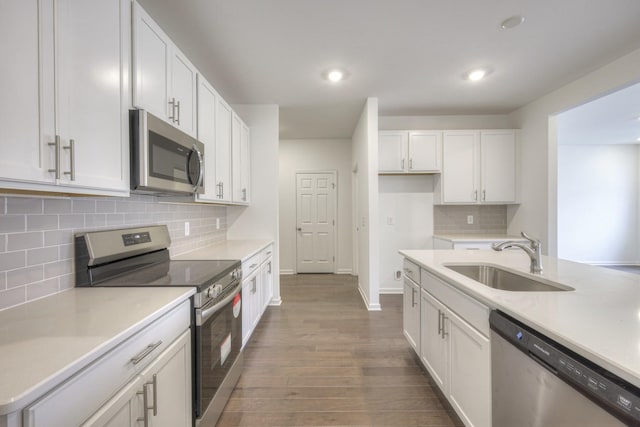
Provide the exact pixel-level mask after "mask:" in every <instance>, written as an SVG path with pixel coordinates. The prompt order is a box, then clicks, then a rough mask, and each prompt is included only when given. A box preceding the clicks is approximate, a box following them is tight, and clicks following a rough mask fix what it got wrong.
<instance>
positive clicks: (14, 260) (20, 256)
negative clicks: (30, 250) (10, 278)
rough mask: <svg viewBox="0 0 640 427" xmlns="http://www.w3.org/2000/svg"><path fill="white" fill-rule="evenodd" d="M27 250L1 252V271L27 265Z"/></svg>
mask: <svg viewBox="0 0 640 427" xmlns="http://www.w3.org/2000/svg"><path fill="white" fill-rule="evenodd" d="M26 257H27V254H26V252H25V251H17V252H5V253H2V254H0V271H7V270H13V269H15V268H20V267H24V266H25V265H26Z"/></svg>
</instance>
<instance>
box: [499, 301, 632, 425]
mask: <svg viewBox="0 0 640 427" xmlns="http://www.w3.org/2000/svg"><path fill="white" fill-rule="evenodd" d="M489 323H490V325H491V379H492V402H493V403H492V409H493V413H492V417H493V427H515V426H518V427H525V426H541V427H542V426H545V427H565V426H566V427H578V426H579V427H586V426H593V427H608V426H640V389H638V388H637V387H635V386H633V385H632V384H630V383H628V382H626V381H624V380H622V379H621V378H619V377H617V376H616V375H614V374H612V373H611V372H609V371H607V370H605V369H603V368H601V367H599V366H597V365H595V364H594V363H592V362H590V361H588V360H586V359H584V358H583V357H581V356H579V355H577V354H576V353H574V352H572V351H571V350H569V349H567V348H565V347H563V346H562V345H560V344H558V343H556V342H554V341H553V340H551V339H549V338H548V337H545V336H544V335H542V334H540V333H539V332H537V331H534V330H533V329H531V328H529V327H527V326H526V325H524V324H522V323H520V322H518V321H517V320H515V319H513V318H511V317H509V316H507V315H505V314H504V313H501V312H499V311H492V312H491V315H490V316H489Z"/></svg>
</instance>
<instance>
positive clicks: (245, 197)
mask: <svg viewBox="0 0 640 427" xmlns="http://www.w3.org/2000/svg"><path fill="white" fill-rule="evenodd" d="M242 201H244V202H246V201H247V189H246V188H243V189H242Z"/></svg>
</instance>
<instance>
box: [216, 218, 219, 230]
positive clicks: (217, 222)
mask: <svg viewBox="0 0 640 427" xmlns="http://www.w3.org/2000/svg"><path fill="white" fill-rule="evenodd" d="M216 230H220V218H216Z"/></svg>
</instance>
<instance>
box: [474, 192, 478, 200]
mask: <svg viewBox="0 0 640 427" xmlns="http://www.w3.org/2000/svg"><path fill="white" fill-rule="evenodd" d="M473 200H475V201H476V202H477V201H478V190H474V192H473Z"/></svg>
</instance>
